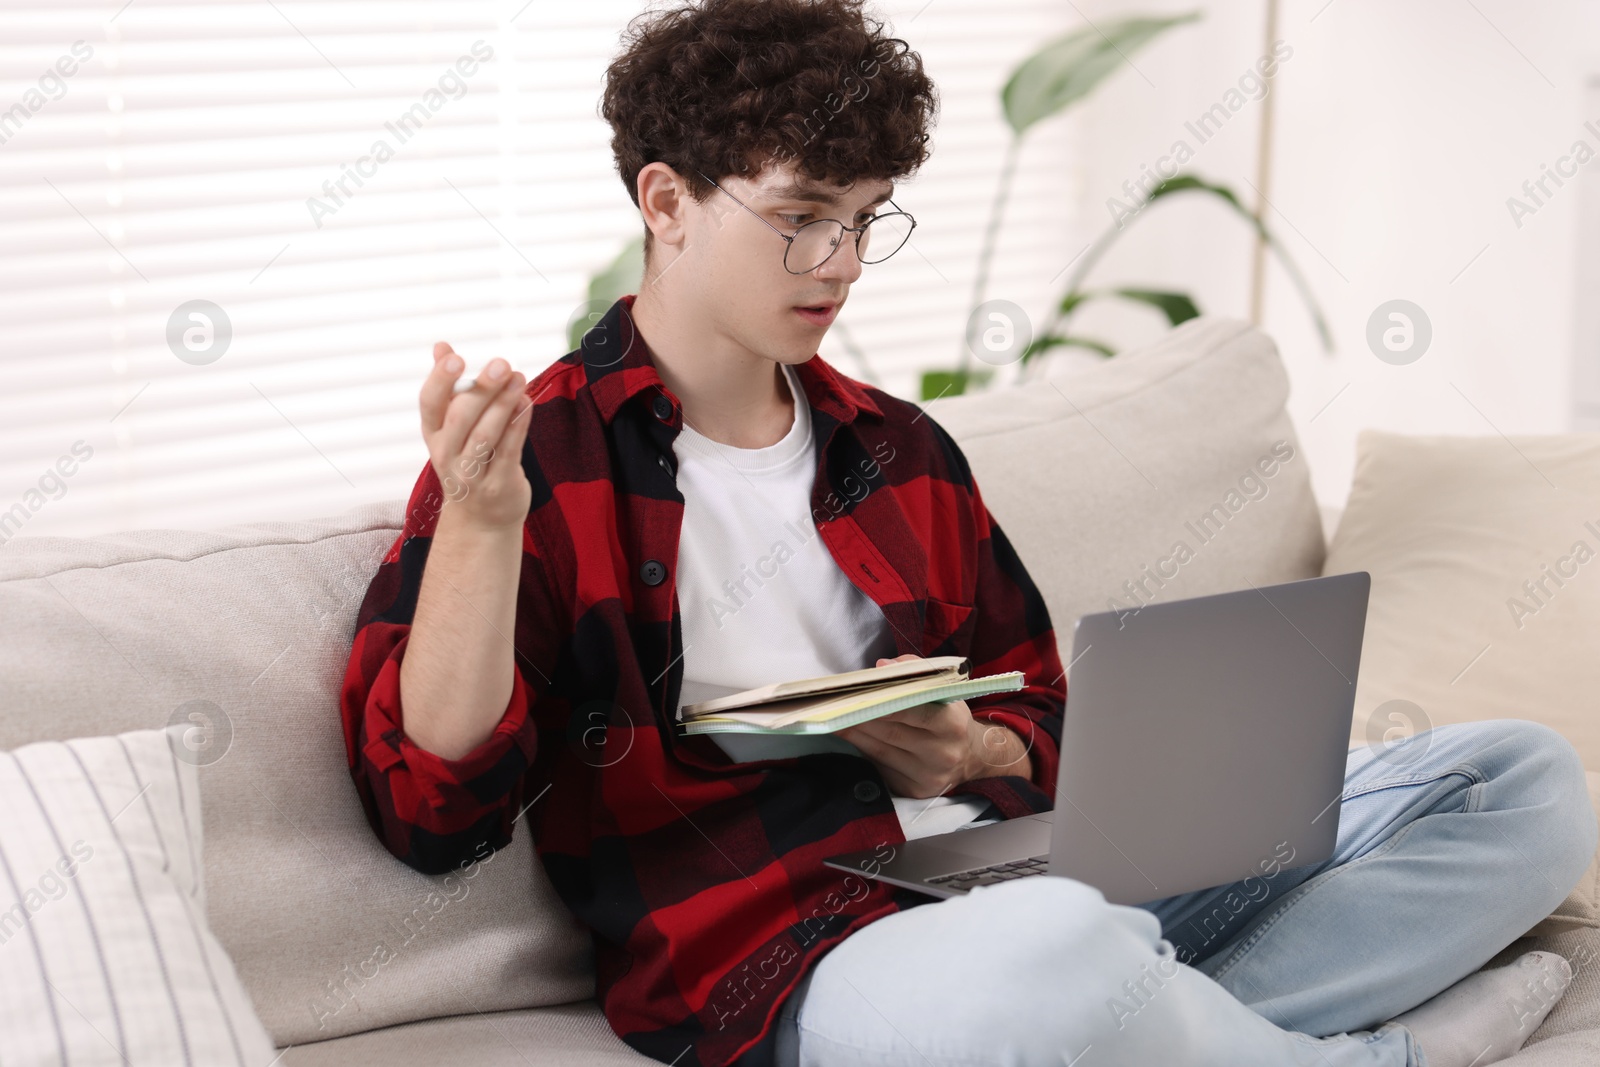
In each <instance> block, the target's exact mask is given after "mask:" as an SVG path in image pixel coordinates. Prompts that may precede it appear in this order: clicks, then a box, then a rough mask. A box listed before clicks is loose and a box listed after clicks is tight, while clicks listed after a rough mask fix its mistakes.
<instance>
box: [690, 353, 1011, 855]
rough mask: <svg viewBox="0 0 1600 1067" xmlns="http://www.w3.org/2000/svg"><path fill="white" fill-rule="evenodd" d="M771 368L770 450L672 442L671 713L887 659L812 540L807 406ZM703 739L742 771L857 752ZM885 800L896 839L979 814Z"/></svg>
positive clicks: (947, 800) (859, 596)
mask: <svg viewBox="0 0 1600 1067" xmlns="http://www.w3.org/2000/svg"><path fill="white" fill-rule="evenodd" d="M782 366H783V373H784V376H785V378H786V380H787V381H788V383H789V392H790V393H791V395H792V396H793V397H794V400H795V405H794V411H795V418H794V422H793V424H792V425H791V426H790V428H789V432H788V434H786V435H785V436H784V438H783V439H782V440H781V441H778V442H777V443H776V444H773V445H770V446H768V447H766V448H735V447H733V446H732V445H726V444H722V443H721V442H718V441H713V440H711V439H710V438H708V437H705V436H703V435H702V434H699V433H697V432H695V430H694V429H692V428H691V427H689V426H688V425H687V424H685V426H684V427H683V430H682V431H681V432H680V433H679V434H678V437H677V439H676V441H675V442H674V448H673V451H674V453H675V454H676V455H677V457H678V476H677V482H678V491H679V492H681V493H682V494H683V500H684V508H683V532H682V534H681V535H680V537H679V540H678V574H677V591H678V608H679V611H680V613H681V616H682V623H683V692H682V694H681V695H680V698H679V703H680V706H681V705H682V704H693V703H695V702H696V701H700V700H709V699H710V698H712V697H715V696H723V695H725V694H727V693H737V692H740V691H742V690H745V689H754V688H755V687H756V686H759V685H766V684H768V683H770V682H774V681H787V680H790V679H794V678H814V677H817V676H819V675H824V674H837V673H839V672H841V671H853V670H860V669H861V668H863V667H871V666H872V665H873V664H875V663H876V662H877V661H878V659H879V657H883V658H891V657H893V656H894V654H895V652H894V649H895V644H894V638H893V635H892V634H891V633H890V632H889V621H888V619H887V618H885V617H884V614H883V611H882V609H880V608H879V607H878V605H877V604H875V603H873V601H872V599H871V598H870V597H868V596H867V595H866V594H865V593H863V592H862V591H861V590H859V589H857V588H856V587H855V585H853V584H852V583H851V581H850V579H849V578H848V577H847V576H846V575H845V573H844V571H843V570H841V569H840V567H839V565H838V563H836V562H835V561H834V558H833V555H832V553H830V552H829V551H828V546H827V545H826V544H825V543H823V540H822V538H821V536H820V535H819V534H818V533H817V526H816V522H815V521H814V520H813V519H812V517H811V487H812V482H813V479H814V478H815V474H816V468H817V462H816V443H815V442H814V441H813V440H812V438H811V408H810V405H809V404H808V403H807V400H806V394H805V389H804V387H803V386H802V385H801V384H800V379H799V375H798V374H797V373H796V372H795V370H794V368H792V367H790V366H788V365H787V364H783V365H782ZM674 710H676V709H674ZM711 737H712V739H713V740H715V741H716V742H717V743H718V744H719V745H721V746H722V748H723V750H724V751H726V752H727V753H728V755H729V756H730V757H731V758H733V759H735V760H741V761H743V760H750V759H771V758H782V757H788V756H793V755H797V754H801V753H803V752H812V751H816V752H824V751H842V752H852V753H856V754H858V755H859V754H861V750H860V749H858V748H856V746H855V745H853V744H851V743H850V742H849V741H846V740H845V739H844V738H841V737H833V736H821V737H806V738H802V737H783V738H763V737H754V736H751V735H748V734H713V735H711ZM891 799H892V800H893V802H894V806H895V813H896V814H897V815H898V816H899V818H900V825H901V827H902V829H903V831H904V832H905V836H906V838H907V840H910V839H912V838H914V837H927V836H930V835H932V834H939V833H945V832H946V831H949V830H954V829H956V828H957V827H958V826H963V825H966V824H967V823H970V822H972V821H973V820H975V819H976V818H977V817H978V814H979V813H980V812H982V811H983V810H984V808H986V807H987V806H988V805H987V802H986V801H985V800H984V799H983V798H981V797H967V798H956V797H948V796H945V797H931V798H928V799H916V798H912V797H899V796H896V797H893V798H891Z"/></svg>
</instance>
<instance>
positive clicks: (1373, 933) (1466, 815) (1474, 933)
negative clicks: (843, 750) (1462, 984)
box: [780, 719, 1600, 1067]
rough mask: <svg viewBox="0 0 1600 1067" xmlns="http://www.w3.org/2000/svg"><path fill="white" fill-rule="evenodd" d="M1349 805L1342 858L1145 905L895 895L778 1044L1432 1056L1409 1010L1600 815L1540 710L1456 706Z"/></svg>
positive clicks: (811, 1055) (1354, 778)
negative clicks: (1465, 711)
mask: <svg viewBox="0 0 1600 1067" xmlns="http://www.w3.org/2000/svg"><path fill="white" fill-rule="evenodd" d="M1339 812H1340V815H1339V833H1338V839H1337V846H1336V848H1335V851H1334V854H1333V856H1332V857H1331V858H1329V859H1328V860H1326V861H1325V862H1322V863H1318V864H1310V865H1306V866H1302V867H1295V868H1290V869H1286V870H1278V871H1276V873H1274V874H1271V875H1261V876H1258V877H1252V878H1247V879H1245V880H1243V881H1241V882H1237V883H1234V884H1233V885H1230V886H1221V887H1216V888H1212V889H1203V890H1198V891H1195V892H1192V893H1185V894H1181V895H1179V896H1174V897H1169V898H1166V899H1163V900H1158V901H1152V902H1149V903H1146V904H1143V905H1140V906H1138V907H1131V906H1124V905H1117V904H1109V903H1107V902H1106V901H1105V898H1104V897H1103V896H1102V895H1101V893H1100V891H1099V890H1096V889H1093V888H1091V887H1089V886H1087V885H1085V884H1084V883H1082V882H1079V881H1076V880H1074V879H1068V878H1052V877H1048V876H1041V877H1032V878H1021V879H1017V880H1015V881H1010V882H1003V883H1000V884H997V885H991V886H984V887H980V888H978V889H976V890H974V891H972V892H971V893H968V894H967V895H965V896H962V897H953V898H950V899H948V900H942V901H938V902H932V903H929V904H925V905H921V906H918V907H915V908H912V909H910V910H908V911H904V912H900V913H897V914H895V915H891V916H888V917H887V918H884V919H880V920H878V921H877V922H875V923H872V924H871V925H869V926H867V927H864V928H863V929H861V930H858V931H857V932H856V933H854V934H852V935H851V936H850V937H849V938H847V939H846V940H845V941H844V942H842V943H841V944H839V945H837V946H836V947H834V948H833V949H832V950H831V951H830V952H829V953H828V954H827V955H825V956H824V957H822V959H821V960H819V961H818V962H817V963H816V964H815V965H814V966H813V968H812V970H811V971H810V973H809V974H808V975H807V976H806V979H805V981H804V982H803V983H802V985H801V986H800V988H799V989H798V990H797V992H796V995H793V996H791V997H790V998H789V1001H788V1003H787V1004H786V1005H785V1008H784V1014H785V1018H784V1019H783V1020H781V1024H782V1026H784V1027H790V1026H791V1020H793V1019H797V1020H798V1024H799V1026H798V1036H799V1042H798V1050H797V1051H796V1050H795V1048H794V1045H793V1042H792V1041H790V1040H788V1035H786V1036H785V1037H784V1038H783V1039H780V1059H788V1060H790V1061H791V1062H792V1061H793V1059H794V1057H795V1056H796V1055H798V1061H799V1063H800V1065H801V1067H847V1065H853V1064H874V1065H884V1064H890V1065H902V1064H903V1065H906V1067H954V1065H967V1064H974V1065H975V1064H1005V1065H1007V1067H1035V1065H1044V1064H1050V1065H1053V1067H1063V1065H1069V1064H1070V1065H1072V1067H1146V1065H1150V1064H1163V1065H1172V1067H1189V1065H1194V1067H1200V1065H1211V1064H1229V1065H1235V1067H1284V1065H1287V1064H1295V1065H1299V1064H1304V1065H1307V1067H1356V1065H1360V1067H1402V1065H1403V1067H1428V1064H1427V1060H1426V1059H1425V1056H1426V1049H1425V1047H1424V1048H1423V1051H1421V1052H1419V1051H1418V1049H1419V1037H1420V1036H1421V1034H1420V1032H1419V1033H1418V1034H1414V1033H1413V1032H1412V1030H1411V1029H1409V1028H1407V1027H1406V1026H1404V1025H1402V1024H1400V1023H1396V1022H1391V1021H1390V1020H1392V1019H1393V1018H1394V1016H1396V1015H1398V1014H1400V1013H1402V1012H1405V1011H1407V1009H1410V1008H1413V1007H1415V1006H1416V1005H1418V1004H1421V1003H1423V1002H1424V1001H1428V1000H1429V999H1430V998H1432V997H1434V996H1435V995H1436V994H1438V993H1439V992H1440V991H1442V990H1444V989H1446V988H1448V987H1450V986H1452V985H1454V984H1455V983H1456V982H1458V981H1460V980H1461V979H1462V978H1464V977H1466V976H1467V975H1469V974H1472V972H1474V971H1476V970H1478V968H1480V967H1481V966H1482V965H1483V964H1484V963H1485V962H1487V961H1488V960H1489V959H1491V958H1492V957H1493V956H1495V955H1496V954H1497V953H1498V952H1500V950H1502V949H1503V948H1505V947H1506V946H1507V945H1509V944H1510V943H1511V942H1512V941H1514V940H1516V939H1517V938H1518V937H1520V936H1522V935H1523V934H1524V933H1526V932H1527V931H1528V930H1529V929H1530V928H1531V927H1532V926H1533V925H1534V924H1536V923H1538V922H1539V921H1540V920H1541V919H1543V918H1544V917H1545V916H1546V915H1548V914H1550V912H1551V911H1553V910H1554V909H1555V907H1556V906H1557V905H1558V904H1560V902H1561V901H1562V900H1563V899H1564V898H1565V897H1566V895H1567V894H1568V893H1569V892H1570V891H1571V889H1572V887H1573V886H1575V885H1576V884H1577V882H1578V879H1579V878H1580V877H1581V876H1582V874H1583V872H1584V871H1585V870H1586V869H1587V867H1588V865H1589V862H1590V860H1591V858H1592V857H1593V856H1594V853H1595V848H1596V843H1597V842H1596V838H1597V837H1600V828H1597V825H1596V821H1595V814H1594V811H1593V808H1592V806H1591V805H1590V803H1589V797H1588V792H1587V788H1586V783H1585V780H1584V774H1583V767H1582V764H1581V762H1580V760H1579V757H1578V754H1577V752H1576V751H1575V750H1574V749H1573V747H1572V745H1571V744H1570V743H1569V742H1568V741H1567V740H1566V739H1565V738H1563V737H1562V736H1561V735H1560V734H1559V733H1557V732H1556V731H1554V730H1551V729H1550V728H1548V727H1545V726H1542V725H1539V724H1537V723H1532V722H1526V721H1522V720H1515V719H1499V720H1493V721H1489V722H1480V723H1463V724H1457V725H1451V726H1442V727H1437V728H1435V729H1433V730H1430V731H1426V732H1424V733H1421V734H1418V735H1416V736H1415V737H1413V738H1411V739H1410V740H1409V741H1407V742H1406V743H1405V744H1404V745H1402V746H1399V747H1397V748H1392V749H1389V750H1387V751H1386V752H1384V753H1382V754H1381V755H1380V754H1378V753H1375V752H1374V751H1372V750H1370V749H1369V748H1367V747H1366V746H1358V747H1356V748H1354V749H1352V750H1351V751H1350V754H1349V757H1348V761H1347V765H1346V773H1345V789H1344V791H1343V793H1342V795H1341V800H1340V805H1339ZM1291 862H1292V861H1291ZM1562 988H1564V986H1563V987H1562ZM1548 1007H1549V1003H1548V1002H1547V1003H1545V1004H1544V1005H1543V1006H1542V1010H1540V1011H1538V1013H1537V1015H1536V1016H1530V1015H1528V1014H1527V1013H1526V1011H1525V1012H1524V1017H1523V1019H1522V1020H1521V1022H1522V1024H1523V1025H1526V1023H1527V1022H1528V1021H1529V1020H1530V1019H1531V1018H1535V1017H1536V1018H1537V1019H1542V1018H1543V1014H1544V1012H1545V1011H1548ZM1501 1010H1504V1011H1505V1012H1506V1016H1505V1017H1506V1019H1508V1020H1515V1018H1516V1012H1515V1009H1514V1006H1513V1005H1510V1004H1507V1005H1504V1007H1503V1008H1502V1009H1501ZM1511 1025H1517V1023H1516V1022H1515V1021H1513V1022H1512V1023H1511ZM1534 1025H1537V1023H1536V1022H1535V1023H1534ZM1531 1029H1532V1027H1528V1028H1527V1030H1526V1031H1525V1032H1524V1033H1523V1034H1522V1035H1521V1036H1522V1038H1524V1039H1525V1037H1526V1036H1527V1033H1530V1032H1531ZM1518 1044H1520V1041H1519V1042H1518ZM1512 1047H1515V1045H1513V1046H1512ZM1435 1062H1436V1064H1437V1061H1435ZM780 1067H788V1065H787V1064H783V1065H780Z"/></svg>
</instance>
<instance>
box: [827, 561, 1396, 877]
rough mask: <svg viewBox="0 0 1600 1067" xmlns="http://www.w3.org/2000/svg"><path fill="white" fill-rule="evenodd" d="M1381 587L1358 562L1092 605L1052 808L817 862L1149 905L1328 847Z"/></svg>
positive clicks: (1077, 648) (1322, 854)
mask: <svg viewBox="0 0 1600 1067" xmlns="http://www.w3.org/2000/svg"><path fill="white" fill-rule="evenodd" d="M1370 588H1371V575H1370V574H1368V572H1366V571H1354V572H1351V573H1348V574H1335V575H1329V576H1326V577H1322V578H1307V579H1304V580H1301V581H1295V582H1285V583H1282V584H1279V585H1265V586H1251V587H1250V588H1248V589H1240V590H1236V591H1232V592H1227V593H1218V594H1214V595H1210V596H1200V597H1191V598H1187V599H1183V600H1173V601H1168V602H1166V603H1154V604H1145V605H1143V606H1142V607H1139V608H1130V609H1128V610H1126V611H1105V612H1098V613H1094V614H1089V615H1084V616H1082V617H1081V618H1079V619H1078V621H1077V623H1076V624H1075V625H1074V626H1073V640H1072V659H1071V660H1070V661H1069V662H1068V670H1069V677H1068V688H1067V707H1066V714H1065V717H1064V719H1063V722H1062V727H1061V761H1060V765H1059V769H1058V772H1057V775H1056V794H1055V808H1054V810H1052V811H1047V812H1042V813H1040V814H1036V815H1028V816H1024V817H1021V818H1014V819H1005V820H1002V821H999V822H993V823H988V824H985V825H981V826H974V827H970V828H964V829H958V830H952V831H950V832H949V833H944V834H937V835H933V836H930V837H920V838H916V839H914V840H911V841H907V842H905V843H904V844H897V845H895V846H894V849H893V856H892V858H890V859H888V860H885V859H884V858H883V849H882V848H881V847H880V848H878V849H873V850H867V851H861V852H851V853H846V854H844V855H839V856H833V857H830V858H828V859H826V860H824V862H825V863H826V864H827V865H828V866H829V867H834V868H837V869H839V870H845V871H850V872H852V873H857V874H863V875H866V876H867V877H871V878H876V879H878V880H880V881H884V882H889V883H891V884H893V885H898V886H903V887H905V888H907V889H913V890H917V891H919V892H922V893H926V894H928V895H930V896H935V897H952V896H959V895H961V894H964V893H967V892H970V891H971V890H973V889H975V888H977V887H978V886H983V885H993V884H995V883H998V882H1003V881H1010V880H1013V879H1016V878H1027V877H1032V876H1037V875H1045V876H1053V877H1056V878H1076V879H1078V880H1079V881H1081V882H1085V883H1087V884H1089V885H1091V886H1094V887H1095V888H1097V889H1099V890H1100V891H1101V892H1102V893H1104V894H1105V898H1106V900H1107V901H1109V902H1111V903H1113V904H1143V903H1147V902H1150V901H1154V900H1162V899H1165V898H1167V897H1171V896H1175V895H1177V894H1179V893H1187V892H1190V891H1191V890H1196V889H1205V888H1209V887H1213V886H1219V885H1227V884H1231V883H1233V882H1238V881H1242V880H1244V879H1245V878H1248V877H1250V876H1252V875H1254V876H1256V877H1258V878H1259V877H1264V876H1268V875H1271V874H1275V873H1277V871H1278V870H1280V869H1286V868H1292V867H1299V866H1302V865H1305V864H1311V863H1320V862H1322V861H1324V860H1326V859H1328V858H1329V857H1330V856H1332V855H1333V850H1334V847H1335V845H1336V843H1337V838H1338V832H1339V804H1338V800H1339V798H1340V796H1341V795H1342V794H1343V792H1344V775H1345V764H1346V758H1347V756H1348V754H1349V751H1350V740H1349V739H1350V727H1351V719H1352V716H1353V713H1354V709H1355V692H1356V673H1357V670H1358V668H1359V667H1360V663H1361V639H1362V634H1363V631H1364V629H1365V625H1366V616H1367V594H1368V592H1369V590H1370Z"/></svg>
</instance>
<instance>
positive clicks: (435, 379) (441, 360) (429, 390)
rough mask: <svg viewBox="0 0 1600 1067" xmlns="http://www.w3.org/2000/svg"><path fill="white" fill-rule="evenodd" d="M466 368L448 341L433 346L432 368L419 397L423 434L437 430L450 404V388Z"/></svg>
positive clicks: (428, 434)
mask: <svg viewBox="0 0 1600 1067" xmlns="http://www.w3.org/2000/svg"><path fill="white" fill-rule="evenodd" d="M466 369H467V365H466V362H465V361H464V360H462V358H461V357H460V356H458V355H456V353H455V350H454V349H453V348H451V347H450V345H449V343H448V342H446V341H439V342H437V343H436V344H435V345H434V346H433V369H432V370H431V371H429V372H428V376H427V377H426V378H424V379H423V382H422V393H421V396H420V397H419V406H420V407H421V410H422V432H423V434H424V435H426V436H429V437H431V436H432V435H434V434H436V433H438V432H439V427H440V426H442V425H443V424H444V416H445V410H446V409H447V408H448V407H449V406H450V389H451V387H452V386H454V385H455V383H456V379H457V378H459V377H461V372H462V371H464V370H466Z"/></svg>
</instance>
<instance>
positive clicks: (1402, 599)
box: [1323, 430, 1600, 770]
mask: <svg viewBox="0 0 1600 1067" xmlns="http://www.w3.org/2000/svg"><path fill="white" fill-rule="evenodd" d="M1360 570H1364V571H1369V572H1371V574H1372V595H1371V600H1370V602H1369V604H1368V607H1367V627H1366V636H1365V638H1364V639H1363V642H1362V648H1361V675H1360V677H1359V679H1358V680H1357V683H1356V706H1355V720H1354V723H1353V724H1352V734H1351V740H1352V741H1353V742H1363V741H1371V742H1373V743H1374V744H1377V745H1382V744H1384V743H1385V741H1384V738H1385V735H1386V734H1388V733H1390V732H1391V731H1396V732H1397V733H1396V736H1400V735H1405V734H1410V733H1415V732H1420V731H1421V730H1423V729H1426V728H1427V727H1429V726H1441V725H1443V724H1445V723H1453V722H1474V721H1478V720H1482V719H1502V718H1511V719H1532V720H1534V721H1536V722H1541V723H1543V724H1545V725H1546V726H1550V727H1553V728H1554V729H1556V730H1559V731H1560V732H1561V733H1562V735H1563V736H1565V737H1566V738H1567V740H1569V741H1571V742H1572V743H1573V745H1574V746H1576V747H1577V749H1578V753H1579V754H1580V755H1581V756H1582V757H1583V762H1584V765H1585V766H1586V767H1588V768H1589V769H1591V770H1600V715H1597V714H1596V713H1595V712H1596V708H1597V707H1600V697H1597V696H1596V694H1597V693H1600V654H1597V653H1600V434H1597V433H1588V434H1584V433H1572V434H1554V435H1548V436H1513V437H1510V438H1504V437H1500V436H1497V435H1489V436H1483V437H1438V436H1411V435H1405V434H1393V433H1385V432H1381V431H1377V430H1364V431H1362V432H1361V433H1360V434H1359V435H1358V437H1357V439H1356V470H1355V480H1354V483H1353V484H1352V486H1351V489H1350V498H1349V500H1348V502H1347V503H1346V504H1345V509H1344V514H1343V515H1342V516H1341V517H1340V520H1339V528H1338V530H1337V531H1336V532H1335V533H1334V536H1333V541H1332V543H1331V544H1330V545H1329V546H1328V558H1327V560H1326V562H1325V563H1324V566H1323V573H1324V574H1343V573H1345V572H1348V571H1360Z"/></svg>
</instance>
